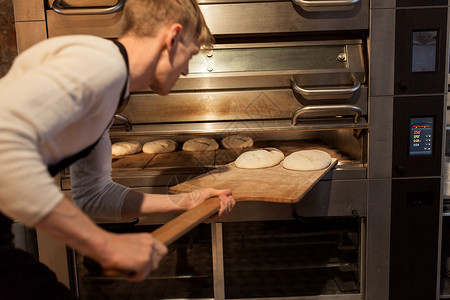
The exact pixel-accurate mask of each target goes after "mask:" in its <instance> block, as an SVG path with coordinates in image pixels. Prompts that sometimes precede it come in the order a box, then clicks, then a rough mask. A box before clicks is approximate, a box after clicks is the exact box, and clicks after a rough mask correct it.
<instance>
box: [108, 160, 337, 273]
mask: <svg viewBox="0 0 450 300" xmlns="http://www.w3.org/2000/svg"><path fill="white" fill-rule="evenodd" d="M336 164H337V159H336V158H333V159H332V162H331V164H330V165H329V166H328V167H327V168H325V169H321V170H315V171H292V170H286V169H284V168H283V167H282V166H281V165H278V166H276V167H272V168H267V169H256V170H255V169H238V168H236V167H235V166H234V165H233V164H230V165H228V166H227V167H226V168H222V169H220V170H219V169H216V170H213V171H211V172H208V173H206V174H204V175H200V176H198V177H196V178H194V179H192V180H188V181H186V182H183V183H180V184H178V185H176V186H174V187H172V188H171V189H170V191H171V192H174V193H184V192H192V191H193V190H195V189H200V188H206V187H213V188H217V189H231V190H232V191H233V197H234V199H235V200H236V202H244V201H245V202H249V201H265V202H276V203H291V204H292V203H296V202H298V201H300V199H302V198H303V196H304V195H306V193H307V192H308V191H310V190H311V188H313V187H314V185H315V184H316V183H317V182H319V180H320V179H321V178H322V177H323V176H324V175H325V174H326V173H327V172H328V171H329V170H330V169H332V168H333V167H334V166H335V165H336ZM219 208H220V200H219V198H217V197H213V198H211V199H208V200H206V201H204V202H202V203H200V204H199V205H198V206H196V207H194V208H192V209H190V210H188V211H186V212H184V213H183V214H181V215H179V216H178V217H176V218H174V219H172V220H171V221H169V222H168V223H166V224H164V225H162V226H161V227H159V228H158V229H156V230H155V231H153V232H152V235H153V236H154V237H155V238H156V239H158V240H159V241H160V242H161V243H163V244H164V245H166V246H168V245H170V244H171V243H173V242H174V241H176V240H177V239H178V238H180V237H181V236H183V235H184V234H186V233H187V232H189V231H190V230H191V229H193V228H194V227H196V226H197V225H199V224H200V223H203V222H204V221H205V220H207V219H209V218H210V217H212V216H213V215H215V214H216V213H217V212H218V211H219ZM104 274H105V275H106V276H124V275H125V276H126V275H130V273H129V272H124V271H120V270H115V269H108V270H104Z"/></svg>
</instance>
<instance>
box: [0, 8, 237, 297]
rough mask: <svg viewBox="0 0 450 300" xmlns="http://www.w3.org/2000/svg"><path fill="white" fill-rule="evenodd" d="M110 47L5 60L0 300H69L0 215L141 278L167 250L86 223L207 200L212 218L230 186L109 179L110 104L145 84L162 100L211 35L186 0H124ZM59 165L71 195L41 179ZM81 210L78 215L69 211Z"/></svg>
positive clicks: (71, 46) (51, 47)
mask: <svg viewBox="0 0 450 300" xmlns="http://www.w3.org/2000/svg"><path fill="white" fill-rule="evenodd" d="M124 18H125V27H124V31H123V34H121V35H120V37H119V38H118V41H117V42H115V43H114V42H112V41H109V40H106V39H102V38H99V37H94V36H87V35H78V36H63V37H56V38H51V39H48V40H46V41H43V42H41V43H38V44H37V45H35V46H33V47H31V48H30V49H28V50H26V51H24V52H23V53H22V54H21V55H19V56H18V57H17V59H16V60H15V62H14V64H13V66H12V67H11V70H10V71H9V72H8V74H6V76H5V77H3V78H2V79H1V80H0V165H1V167H0V212H1V213H0V299H46V300H47V299H58V300H61V299H70V297H71V295H70V292H69V291H68V290H67V289H66V288H65V287H64V286H63V285H62V284H60V283H58V282H57V281H56V278H55V276H54V274H53V273H52V272H51V271H50V270H48V269H47V268H46V267H45V266H43V265H42V264H39V263H38V262H36V261H34V260H33V259H32V258H31V256H30V255H28V254H27V253H25V252H23V251H21V250H18V249H16V248H14V246H13V243H12V233H11V223H12V220H17V221H20V222H23V223H24V224H25V225H27V226H30V227H35V228H37V229H39V230H41V231H43V232H45V233H47V234H49V235H50V236H52V237H54V238H57V239H59V240H61V241H63V242H64V243H66V244H67V245H69V246H70V247H72V248H74V249H76V250H77V251H79V252H81V253H83V254H85V255H87V256H88V257H90V258H92V259H94V260H96V261H97V262H98V263H99V264H100V265H101V266H102V267H103V268H112V269H119V270H123V271H126V272H128V274H129V276H128V279H129V280H132V281H139V280H143V279H144V278H145V277H146V276H147V275H148V274H149V273H150V272H151V271H152V270H155V269H156V268H157V267H158V265H159V262H160V260H161V258H162V257H163V256H164V255H165V254H166V252H167V248H166V247H165V246H164V245H163V244H161V243H160V242H159V241H158V240H156V239H154V238H153V237H152V235H151V234H150V233H138V234H114V233H111V232H107V231H105V230H103V229H101V228H100V227H98V226H97V225H96V224H95V223H94V222H93V221H92V220H91V219H90V218H89V217H88V215H89V216H91V217H94V218H102V219H107V218H109V219H116V220H120V219H127V218H130V217H138V216H143V215H151V214H153V213H161V212H173V211H179V212H182V211H185V210H188V209H190V208H193V207H195V206H196V205H198V204H199V203H200V202H202V201H205V200H206V201H207V199H208V198H210V197H213V196H218V197H219V199H220V200H221V208H220V211H219V215H223V214H225V213H228V212H230V211H231V209H232V207H233V206H234V204H235V202H234V199H233V197H232V196H231V191H230V190H215V189H203V190H199V191H195V192H193V193H187V194H180V195H171V196H169V195H156V194H144V193H140V192H136V191H132V190H130V189H129V188H127V187H124V186H121V185H119V184H117V183H115V182H113V181H112V179H111V175H110V173H111V141H110V139H109V135H108V128H109V126H110V125H111V123H112V118H113V116H114V113H115V112H116V110H117V108H118V107H119V105H120V102H121V100H122V99H123V98H124V97H125V96H126V95H128V94H129V93H130V92H133V91H136V90H140V89H144V88H147V87H150V88H151V89H152V90H153V91H154V92H156V93H158V94H161V95H165V94H168V93H169V92H170V89H171V88H172V87H173V85H174V84H175V82H176V80H177V79H178V77H179V76H180V74H181V75H186V74H187V73H188V63H189V60H190V58H191V57H192V56H193V55H195V54H196V53H197V52H199V50H200V49H201V48H202V47H210V46H211V45H212V42H213V38H212V36H211V34H210V33H209V30H208V28H207V26H206V24H205V21H204V19H203V16H202V14H201V11H200V9H199V7H198V4H197V3H196V1H195V0H128V1H126V5H125V11H124ZM68 166H70V168H71V183H72V197H73V200H74V202H75V203H76V204H77V206H78V207H77V206H75V205H73V203H72V201H70V200H69V199H67V198H66V197H65V196H64V195H63V194H62V192H61V191H60V190H59V188H58V187H57V186H56V185H55V183H54V179H53V175H55V174H57V173H58V172H59V171H60V170H62V169H64V168H66V167H68ZM80 208H81V209H80Z"/></svg>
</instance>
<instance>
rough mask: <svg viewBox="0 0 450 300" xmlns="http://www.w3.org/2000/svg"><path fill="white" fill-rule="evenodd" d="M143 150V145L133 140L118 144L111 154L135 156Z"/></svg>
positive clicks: (114, 146)
mask: <svg viewBox="0 0 450 300" xmlns="http://www.w3.org/2000/svg"><path fill="white" fill-rule="evenodd" d="M141 149H142V144H141V143H139V142H138V141H133V140H131V141H124V142H117V143H114V144H112V146H111V152H112V155H114V156H119V155H130V154H135V153H138V152H140V151H141Z"/></svg>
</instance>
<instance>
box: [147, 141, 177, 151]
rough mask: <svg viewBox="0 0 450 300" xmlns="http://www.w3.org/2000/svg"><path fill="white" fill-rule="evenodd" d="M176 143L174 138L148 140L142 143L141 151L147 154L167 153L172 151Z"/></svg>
mask: <svg viewBox="0 0 450 300" xmlns="http://www.w3.org/2000/svg"><path fill="white" fill-rule="evenodd" d="M177 146H178V144H177V142H175V141H174V140H166V139H163V140H156V141H150V142H147V143H145V144H144V146H143V147H142V152H144V153H149V154H157V153H168V152H173V151H175V149H176V148H177Z"/></svg>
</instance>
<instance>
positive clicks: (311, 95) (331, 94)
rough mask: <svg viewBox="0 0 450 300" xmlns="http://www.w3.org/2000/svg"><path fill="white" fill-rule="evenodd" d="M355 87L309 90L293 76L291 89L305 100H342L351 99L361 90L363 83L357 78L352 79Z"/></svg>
mask: <svg viewBox="0 0 450 300" xmlns="http://www.w3.org/2000/svg"><path fill="white" fill-rule="evenodd" d="M352 83H353V86H352V87H350V88H326V87H324V88H322V89H307V88H304V87H301V86H299V85H298V83H297V82H296V81H295V79H294V77H293V76H291V88H292V90H293V91H294V92H295V93H297V94H300V95H301V96H302V97H303V98H305V99H308V100H315V99H337V98H339V99H342V98H350V97H351V96H353V94H355V93H356V92H357V91H358V90H359V89H360V88H361V83H360V82H359V80H358V79H356V78H355V77H352Z"/></svg>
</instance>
